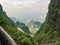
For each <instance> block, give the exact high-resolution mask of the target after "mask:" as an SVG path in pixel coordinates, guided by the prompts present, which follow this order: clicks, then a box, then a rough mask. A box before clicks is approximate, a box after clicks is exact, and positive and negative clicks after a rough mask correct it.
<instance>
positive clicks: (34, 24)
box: [27, 20, 41, 34]
mask: <svg viewBox="0 0 60 45" xmlns="http://www.w3.org/2000/svg"><path fill="white" fill-rule="evenodd" d="M27 26H28V27H29V30H30V32H31V33H32V34H35V33H36V32H37V31H38V30H39V29H40V26H41V23H40V22H39V21H33V20H31V21H29V23H28V24H27Z"/></svg>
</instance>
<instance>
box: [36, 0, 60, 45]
mask: <svg viewBox="0 0 60 45" xmlns="http://www.w3.org/2000/svg"><path fill="white" fill-rule="evenodd" d="M48 10H49V11H48V14H47V17H46V20H45V22H44V23H43V24H42V26H41V29H40V30H39V31H38V32H37V34H36V37H35V40H36V41H37V42H42V41H52V40H55V41H56V43H57V44H56V45H60V35H59V34H60V0H51V2H50V4H49V7H48Z"/></svg>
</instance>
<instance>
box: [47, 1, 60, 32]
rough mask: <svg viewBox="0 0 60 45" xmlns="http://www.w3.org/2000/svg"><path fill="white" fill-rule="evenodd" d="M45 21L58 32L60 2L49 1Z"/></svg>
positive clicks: (59, 26) (59, 27)
mask: <svg viewBox="0 0 60 45" xmlns="http://www.w3.org/2000/svg"><path fill="white" fill-rule="evenodd" d="M47 20H48V24H49V25H50V26H51V27H53V28H54V29H55V30H57V31H59V30H60V0H51V3H50V4H49V12H48V15H47Z"/></svg>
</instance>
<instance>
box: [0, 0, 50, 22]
mask: <svg viewBox="0 0 60 45" xmlns="http://www.w3.org/2000/svg"><path fill="white" fill-rule="evenodd" d="M49 2H50V1H49V0H0V3H1V4H2V6H3V9H4V11H6V13H7V15H8V16H9V17H16V18H18V19H20V20H22V21H24V20H26V21H27V20H32V19H33V20H34V19H35V20H39V21H40V22H43V21H44V20H45V17H46V15H47V11H48V4H49Z"/></svg>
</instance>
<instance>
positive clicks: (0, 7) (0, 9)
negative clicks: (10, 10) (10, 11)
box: [0, 4, 3, 12]
mask: <svg viewBox="0 0 60 45" xmlns="http://www.w3.org/2000/svg"><path fill="white" fill-rule="evenodd" d="M0 11H2V12H3V9H2V5H1V4H0Z"/></svg>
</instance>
